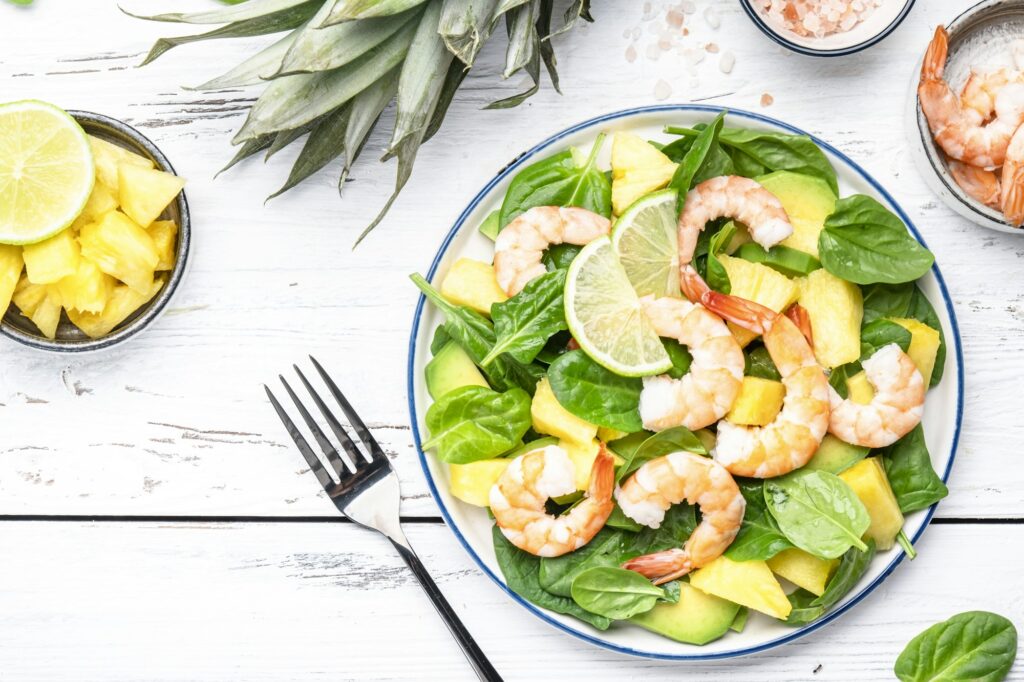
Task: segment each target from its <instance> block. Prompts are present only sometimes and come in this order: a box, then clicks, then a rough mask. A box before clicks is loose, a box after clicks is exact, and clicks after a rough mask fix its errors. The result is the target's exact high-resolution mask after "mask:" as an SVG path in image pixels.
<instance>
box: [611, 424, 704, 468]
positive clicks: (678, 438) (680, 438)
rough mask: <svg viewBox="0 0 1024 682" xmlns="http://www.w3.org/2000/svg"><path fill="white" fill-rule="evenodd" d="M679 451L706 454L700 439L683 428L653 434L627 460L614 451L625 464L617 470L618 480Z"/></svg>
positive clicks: (678, 427)
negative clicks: (651, 462) (654, 460)
mask: <svg viewBox="0 0 1024 682" xmlns="http://www.w3.org/2000/svg"><path fill="white" fill-rule="evenodd" d="M681 450H682V451H686V452H692V453H694V454H697V455H706V454H708V451H707V448H705V447H704V443H702V442H701V440H700V438H698V437H697V436H696V434H694V433H693V431H691V430H690V429H688V428H686V427H685V426H674V427H672V428H670V429H665V430H664V431H659V432H658V433H655V434H654V435H652V436H650V437H649V438H647V439H645V440H644V442H643V443H641V444H640V445H639V446H638V447H637V448H636V449H635V450H633V452H632V453H631V455H630V456H629V458H628V459H626V456H625V455H623V454H621V453H618V451H616V453H617V454H619V456H620V457H622V458H623V459H626V463H625V464H623V465H622V466H621V467H620V468H619V474H618V477H619V480H623V479H625V478H626V477H628V476H629V475H630V474H632V473H633V472H634V471H636V470H637V469H639V468H640V467H641V466H643V465H644V464H646V463H647V462H649V461H651V460H652V459H657V458H658V457H661V456H663V455H667V454H669V453H671V452H679V451H681Z"/></svg>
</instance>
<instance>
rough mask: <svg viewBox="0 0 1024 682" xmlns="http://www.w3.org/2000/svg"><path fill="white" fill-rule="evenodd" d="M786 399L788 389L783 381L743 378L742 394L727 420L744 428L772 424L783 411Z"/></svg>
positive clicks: (733, 405)
mask: <svg viewBox="0 0 1024 682" xmlns="http://www.w3.org/2000/svg"><path fill="white" fill-rule="evenodd" d="M785 397H786V387H785V386H783V385H782V382H781V381H772V380H771V379H761V378H760V377H743V384H742V385H741V386H740V393H739V395H738V396H737V397H736V402H734V403H733V404H732V409H731V410H729V414H727V415H725V418H726V419H728V420H729V421H731V422H732V423H733V424H742V425H744V426H764V425H765V424H770V423H771V422H772V420H774V419H775V415H777V414H778V413H779V410H781V409H782V399H783V398H785Z"/></svg>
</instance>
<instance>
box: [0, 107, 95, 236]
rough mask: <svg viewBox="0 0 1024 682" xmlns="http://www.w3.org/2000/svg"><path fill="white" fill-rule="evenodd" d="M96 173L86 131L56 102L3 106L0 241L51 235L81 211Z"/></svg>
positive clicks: (0, 124) (0, 116) (0, 109)
mask: <svg viewBox="0 0 1024 682" xmlns="http://www.w3.org/2000/svg"><path fill="white" fill-rule="evenodd" d="M95 175H96V171H95V170H94V168H93V163H92V151H91V150H90V149H89V141H88V139H87V138H86V136H85V131H83V130H82V128H81V126H79V125H78V123H77V122H76V121H75V119H73V118H72V117H71V116H70V115H69V114H68V113H67V112H65V111H63V110H61V109H58V108H57V107H55V106H53V105H52V104H46V103H45V102H37V101H34V100H25V101H22V102H11V103H10V104H3V105H0V244H32V243H35V242H39V241H42V240H44V239H46V238H47V237H52V236H53V235H55V234H57V233H58V232H60V231H61V230H63V229H64V228H65V227H67V226H68V225H70V224H71V223H72V222H73V221H74V219H75V218H76V217H78V214H79V213H81V212H82V207H83V206H85V202H86V200H87V199H88V198H89V194H90V193H91V192H92V185H93V182H94V180H95Z"/></svg>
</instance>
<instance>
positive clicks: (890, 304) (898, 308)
mask: <svg viewBox="0 0 1024 682" xmlns="http://www.w3.org/2000/svg"><path fill="white" fill-rule="evenodd" d="M862 290H863V292H864V324H865V325H867V324H870V323H871V322H873V321H875V320H877V319H878V318H881V317H909V318H912V319H915V320H918V321H920V322H924V323H925V324H926V325H928V326H929V327H931V328H932V329H935V330H936V331H938V332H939V351H938V353H936V355H935V369H933V370H932V376H931V380H930V381H929V384H928V385H929V386H935V385H936V384H938V383H939V381H941V380H942V371H943V369H944V368H945V365H946V336H945V334H943V332H942V325H941V324H939V316H938V315H936V314H935V309H934V308H933V307H932V304H931V303H930V302H929V301H928V298H927V297H926V296H925V295H924V293H923V292H922V291H921V289H920V287H918V286H917V285H916V284H913V283H909V282H908V283H906V284H872V285H870V286H866V287H862Z"/></svg>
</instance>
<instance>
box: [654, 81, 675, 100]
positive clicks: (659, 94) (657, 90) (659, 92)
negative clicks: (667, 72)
mask: <svg viewBox="0 0 1024 682" xmlns="http://www.w3.org/2000/svg"><path fill="white" fill-rule="evenodd" d="M671 94H672V86H671V85H669V84H668V83H666V82H665V80H664V79H658V83H657V84H656V85H655V86H654V99H656V100H658V101H659V102H660V101H662V100H666V99H668V98H669V96H670V95H671Z"/></svg>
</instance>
